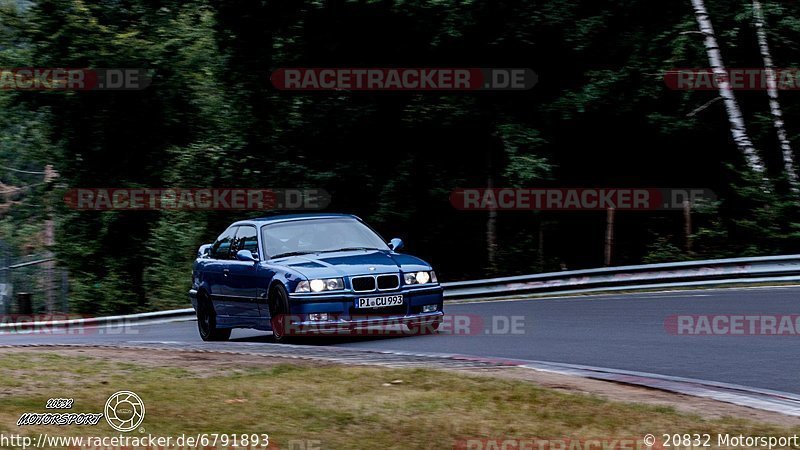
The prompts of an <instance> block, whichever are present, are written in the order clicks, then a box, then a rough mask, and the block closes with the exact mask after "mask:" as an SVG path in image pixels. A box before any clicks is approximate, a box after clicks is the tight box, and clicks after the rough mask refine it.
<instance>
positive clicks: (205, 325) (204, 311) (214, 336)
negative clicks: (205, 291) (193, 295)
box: [197, 295, 231, 341]
mask: <svg viewBox="0 0 800 450" xmlns="http://www.w3.org/2000/svg"><path fill="white" fill-rule="evenodd" d="M197 330H198V331H199V332H200V338H201V339H203V340H204V341H227V340H228V339H230V337H231V329H230V328H217V313H216V311H214V305H213V304H212V303H211V300H210V299H209V298H208V297H207V296H206V295H201V296H198V297H197Z"/></svg>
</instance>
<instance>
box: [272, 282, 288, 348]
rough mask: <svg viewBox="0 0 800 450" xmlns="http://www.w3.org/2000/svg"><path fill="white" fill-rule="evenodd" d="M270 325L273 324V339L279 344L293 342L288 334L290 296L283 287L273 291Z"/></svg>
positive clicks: (275, 288) (277, 287)
mask: <svg viewBox="0 0 800 450" xmlns="http://www.w3.org/2000/svg"><path fill="white" fill-rule="evenodd" d="M270 300H271V301H270V323H271V324H272V337H273V339H275V342H277V343H279V344H286V343H288V342H289V341H291V338H292V336H290V335H289V333H287V329H288V328H287V322H286V321H287V320H288V317H289V295H288V294H286V289H284V288H283V286H280V285H278V286H276V287H274V288H273V289H272V298H271V299H270Z"/></svg>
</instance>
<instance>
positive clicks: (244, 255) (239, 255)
mask: <svg viewBox="0 0 800 450" xmlns="http://www.w3.org/2000/svg"><path fill="white" fill-rule="evenodd" d="M236 259H238V260H239V261H250V262H258V257H257V256H256V255H254V254H253V252H251V251H250V250H239V251H238V252H236Z"/></svg>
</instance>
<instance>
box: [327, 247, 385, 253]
mask: <svg viewBox="0 0 800 450" xmlns="http://www.w3.org/2000/svg"><path fill="white" fill-rule="evenodd" d="M353 250H380V249H379V248H373V247H344V248H337V249H334V250H320V251H319V252H317V253H331V252H350V251H353Z"/></svg>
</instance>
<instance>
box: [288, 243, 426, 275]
mask: <svg viewBox="0 0 800 450" xmlns="http://www.w3.org/2000/svg"><path fill="white" fill-rule="evenodd" d="M273 263H275V264H280V265H282V266H286V267H288V268H291V269H293V270H295V271H297V272H299V273H300V274H301V275H303V276H305V277H307V278H309V279H311V278H335V277H349V276H354V275H365V274H381V273H398V272H412V271H419V270H431V267H430V265H428V264H427V263H426V262H425V261H423V260H421V259H419V258H417V257H415V256H411V255H404V254H400V253H394V252H390V251H381V250H369V251H364V250H355V251H346V252H330V253H318V254H311V255H299V256H291V257H287V258H280V259H277V260H275V261H273Z"/></svg>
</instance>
